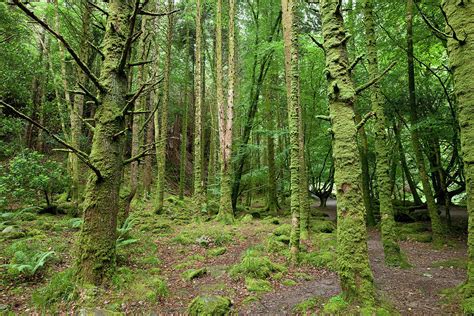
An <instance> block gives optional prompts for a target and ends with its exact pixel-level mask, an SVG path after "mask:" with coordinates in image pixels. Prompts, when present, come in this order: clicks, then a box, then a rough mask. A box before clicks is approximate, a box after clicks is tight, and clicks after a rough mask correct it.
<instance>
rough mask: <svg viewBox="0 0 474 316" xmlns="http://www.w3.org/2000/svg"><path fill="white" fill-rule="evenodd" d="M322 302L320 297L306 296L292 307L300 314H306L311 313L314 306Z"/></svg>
mask: <svg viewBox="0 0 474 316" xmlns="http://www.w3.org/2000/svg"><path fill="white" fill-rule="evenodd" d="M321 303H322V298H320V297H313V298H308V299H306V300H304V301H302V302H300V303H298V304H296V305H295V307H293V311H294V312H295V313H297V314H300V315H308V313H311V311H314V309H315V308H316V307H318V306H319V305H321Z"/></svg>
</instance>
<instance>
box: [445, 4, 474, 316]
mask: <svg viewBox="0 0 474 316" xmlns="http://www.w3.org/2000/svg"><path fill="white" fill-rule="evenodd" d="M443 9H444V11H445V12H446V15H447V17H448V22H449V24H450V26H448V27H447V28H446V30H447V32H448V33H449V34H450V35H451V37H450V38H448V56H449V63H450V65H451V69H452V70H453V74H454V91H455V93H456V97H457V102H458V104H459V105H458V119H459V125H460V127H461V148H462V157H463V162H464V176H465V178H466V193H467V211H468V215H469V223H468V233H469V235H468V242H467V245H468V272H467V281H466V284H465V285H464V297H465V302H464V304H463V308H464V313H466V314H473V313H474V304H473V301H474V88H473V84H472V69H473V68H474V59H473V56H474V19H473V16H474V2H473V1H472V0H464V1H458V0H445V1H444V2H443Z"/></svg>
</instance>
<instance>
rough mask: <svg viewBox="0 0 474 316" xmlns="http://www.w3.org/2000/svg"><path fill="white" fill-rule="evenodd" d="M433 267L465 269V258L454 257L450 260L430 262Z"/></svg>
mask: <svg viewBox="0 0 474 316" xmlns="http://www.w3.org/2000/svg"><path fill="white" fill-rule="evenodd" d="M431 267H433V268H456V269H467V259H466V258H455V259H450V260H443V261H435V262H433V263H432V264H431Z"/></svg>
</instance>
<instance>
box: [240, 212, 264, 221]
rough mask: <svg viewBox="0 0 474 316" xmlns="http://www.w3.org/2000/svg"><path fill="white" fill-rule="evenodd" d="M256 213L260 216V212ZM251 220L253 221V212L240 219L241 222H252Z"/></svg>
mask: <svg viewBox="0 0 474 316" xmlns="http://www.w3.org/2000/svg"><path fill="white" fill-rule="evenodd" d="M256 214H258V216H260V214H259V213H256ZM251 221H253V215H252V214H246V215H244V216H243V217H242V218H241V219H240V222H241V223H250V222H251Z"/></svg>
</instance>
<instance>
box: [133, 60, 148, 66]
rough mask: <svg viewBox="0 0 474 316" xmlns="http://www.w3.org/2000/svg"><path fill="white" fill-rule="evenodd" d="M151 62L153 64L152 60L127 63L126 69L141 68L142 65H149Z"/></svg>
mask: <svg viewBox="0 0 474 316" xmlns="http://www.w3.org/2000/svg"><path fill="white" fill-rule="evenodd" d="M152 62H153V60H143V61H136V62H133V63H128V67H136V66H142V65H146V64H150V63H152Z"/></svg>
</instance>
